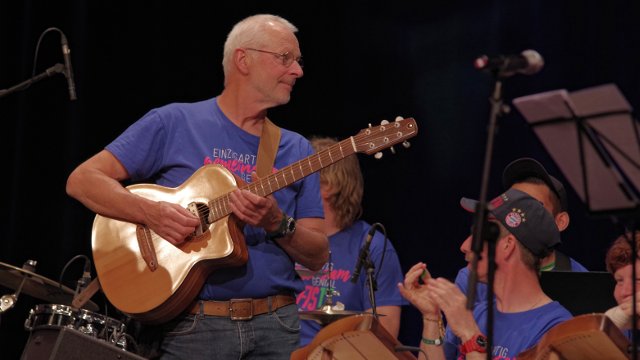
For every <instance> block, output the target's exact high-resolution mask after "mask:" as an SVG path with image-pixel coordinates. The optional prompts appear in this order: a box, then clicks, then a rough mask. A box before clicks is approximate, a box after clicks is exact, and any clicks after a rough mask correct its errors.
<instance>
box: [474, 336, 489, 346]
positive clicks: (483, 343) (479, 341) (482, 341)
mask: <svg viewBox="0 0 640 360" xmlns="http://www.w3.org/2000/svg"><path fill="white" fill-rule="evenodd" d="M476 343H477V344H478V345H480V346H482V347H483V348H485V349H486V348H487V338H486V337H484V336H482V335H479V336H478V337H477V338H476Z"/></svg>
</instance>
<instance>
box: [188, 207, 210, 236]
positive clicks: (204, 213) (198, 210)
mask: <svg viewBox="0 0 640 360" xmlns="http://www.w3.org/2000/svg"><path fill="white" fill-rule="evenodd" d="M187 210H189V211H190V212H191V213H192V214H193V215H195V216H197V217H198V219H200V225H199V226H198V227H196V230H195V231H194V232H193V233H192V234H191V236H200V235H202V234H203V233H204V232H205V231H207V230H206V229H207V227H208V226H209V222H207V219H208V218H209V207H208V206H207V205H206V204H203V203H196V202H192V203H190V204H189V205H188V206H187Z"/></svg>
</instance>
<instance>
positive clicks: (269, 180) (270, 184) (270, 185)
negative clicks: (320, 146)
mask: <svg viewBox="0 0 640 360" xmlns="http://www.w3.org/2000/svg"><path fill="white" fill-rule="evenodd" d="M354 153H356V143H355V139H354V137H353V136H352V137H349V138H347V139H345V140H342V141H340V142H338V143H337V144H335V145H333V146H330V147H328V148H326V149H324V150H322V151H320V152H318V153H316V154H314V155H311V156H309V157H307V158H304V159H302V160H299V161H296V162H295V163H293V164H291V165H288V166H286V167H284V168H282V169H281V170H279V171H278V172H275V173H273V174H271V175H269V176H267V177H265V178H262V179H259V180H257V181H254V182H252V183H250V184H245V185H243V186H240V187H239V189H241V190H249V191H251V192H252V193H254V194H256V195H259V196H267V195H270V194H273V193H274V192H276V191H278V190H280V189H282V188H285V187H287V186H289V185H291V184H293V183H294V182H296V181H298V180H300V179H302V178H305V177H307V176H309V175H311V174H313V173H314V172H316V171H319V170H321V169H324V168H325V167H327V166H329V165H331V164H333V163H335V162H337V161H340V160H342V159H344V158H346V157H347V156H349V155H352V154H354ZM209 207H210V216H209V222H215V221H217V220H218V219H221V218H223V217H225V216H227V215H229V214H230V213H231V210H230V207H229V194H225V195H222V196H220V197H218V198H216V199H214V200H212V201H211V202H210V203H209Z"/></svg>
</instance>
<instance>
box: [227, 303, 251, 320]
mask: <svg viewBox="0 0 640 360" xmlns="http://www.w3.org/2000/svg"><path fill="white" fill-rule="evenodd" d="M237 304H247V305H248V309H249V315H245V316H238V315H236V311H237V310H240V311H241V310H242V308H238V309H237V310H236V308H235V306H236V305H237ZM245 309H246V307H245ZM229 317H230V318H231V320H251V319H252V318H253V299H231V300H229Z"/></svg>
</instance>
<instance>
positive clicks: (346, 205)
mask: <svg viewBox="0 0 640 360" xmlns="http://www.w3.org/2000/svg"><path fill="white" fill-rule="evenodd" d="M310 141H311V145H312V146H313V148H314V150H315V151H316V152H320V151H322V150H324V149H326V148H329V147H331V146H333V145H335V144H337V143H338V141H337V140H336V139H334V138H329V137H312V138H311V139H310ZM320 184H321V185H324V186H325V187H326V190H327V191H329V194H330V195H329V197H328V199H326V201H327V203H328V205H329V206H330V207H331V209H333V211H334V212H335V214H336V218H335V221H336V225H337V226H338V227H339V228H340V229H344V228H346V227H348V226H350V225H351V224H353V222H354V221H356V220H357V219H358V218H360V216H361V215H362V194H363V192H364V179H363V177H362V172H361V171H360V163H359V162H358V158H357V156H355V154H354V155H350V156H347V157H346V158H344V159H342V160H339V161H338V162H336V163H334V164H332V165H329V166H327V167H326V168H324V169H322V170H320Z"/></svg>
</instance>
